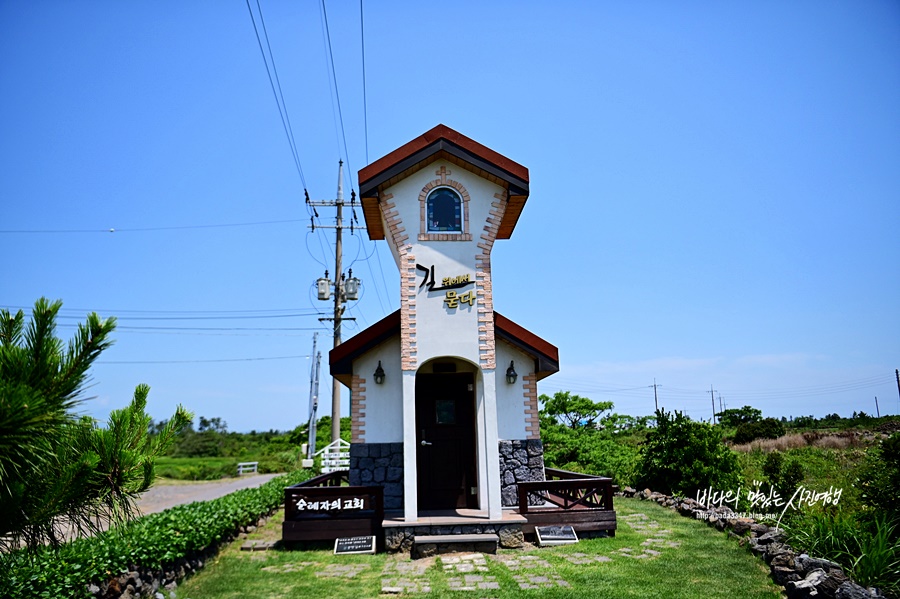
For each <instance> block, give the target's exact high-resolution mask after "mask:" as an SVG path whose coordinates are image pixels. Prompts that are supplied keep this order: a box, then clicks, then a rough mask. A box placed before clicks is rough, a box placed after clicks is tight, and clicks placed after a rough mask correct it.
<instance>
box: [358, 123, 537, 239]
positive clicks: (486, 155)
mask: <svg viewBox="0 0 900 599" xmlns="http://www.w3.org/2000/svg"><path fill="white" fill-rule="evenodd" d="M439 158H443V159H446V160H448V161H450V162H452V163H454V164H458V165H460V166H462V167H463V168H466V169H467V170H470V171H472V172H474V173H475V174H477V175H479V176H481V177H484V178H486V179H488V180H490V181H493V182H494V183H497V184H498V185H500V186H502V187H503V188H505V189H506V190H507V192H508V195H509V198H510V200H511V202H510V204H509V205H508V206H507V210H506V212H505V214H504V216H503V220H502V222H501V224H500V231H499V232H498V235H497V237H498V239H508V238H509V236H510V235H512V231H513V229H514V228H515V225H516V222H518V220H519V215H520V214H521V211H522V208H523V207H524V205H525V200H527V199H528V169H527V168H526V167H524V166H522V165H521V164H519V163H518V162H515V161H513V160H510V159H509V158H507V157H506V156H503V155H502V154H499V153H498V152H495V151H494V150H492V149H490V148H488V147H486V146H483V145H481V144H480V143H478V142H477V141H475V140H473V139H470V138H468V137H466V136H465V135H463V134H462V133H459V132H458V131H454V130H453V129H451V128H450V127H447V126H446V125H438V126H436V127H434V128H433V129H431V130H429V131H427V132H425V133H423V134H422V135H420V136H419V137H417V138H415V139H414V140H412V141H410V142H408V143H406V144H404V145H403V146H401V147H399V148H397V149H396V150H394V151H393V152H391V153H389V154H387V155H386V156H384V157H382V158H379V159H378V160H376V161H375V162H373V163H372V164H370V165H368V166H366V167H365V168H363V169H362V170H360V171H359V197H360V201H361V203H362V205H363V214H364V215H365V218H366V227H367V229H368V232H369V237H370V238H371V239H384V227H383V226H382V222H381V215H380V211H379V210H378V198H379V195H380V192H381V190H382V189H384V188H385V187H390V186H391V185H393V184H395V183H396V182H397V181H400V180H401V179H404V178H406V177H408V176H409V175H411V174H412V173H414V172H416V171H418V170H419V169H421V168H423V167H424V166H426V165H427V164H428V163H430V162H433V161H434V160H437V159H439Z"/></svg>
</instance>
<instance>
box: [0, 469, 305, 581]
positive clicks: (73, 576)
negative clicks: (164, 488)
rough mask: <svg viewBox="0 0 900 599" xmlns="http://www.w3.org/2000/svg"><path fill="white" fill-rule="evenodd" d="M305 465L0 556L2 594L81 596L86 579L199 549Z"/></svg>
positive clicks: (262, 506)
mask: <svg viewBox="0 0 900 599" xmlns="http://www.w3.org/2000/svg"><path fill="white" fill-rule="evenodd" d="M308 475H309V472H308V471H297V472H294V473H292V474H289V475H285V476H281V477H278V478H274V479H272V480H270V481H269V482H267V483H266V484H264V485H262V486H260V487H256V488H254V489H243V490H241V491H237V492H235V493H231V494H230V495H226V496H224V497H220V498H219V499H214V500H212V501H203V502H195V503H191V504H188V505H180V506H178V507H174V508H171V509H168V510H165V511H164V512H160V513H158V514H151V515H149V516H145V517H143V518H140V519H138V520H135V521H133V522H131V523H130V524H128V525H125V526H122V527H119V528H117V529H114V530H111V531H107V532H105V533H102V534H99V535H97V536H95V537H92V538H88V539H82V540H79V541H75V542H72V543H68V544H66V545H63V546H62V547H61V548H60V549H59V550H58V551H53V550H51V549H50V548H47V547H44V548H43V549H41V550H38V551H37V552H36V553H35V554H33V555H31V556H29V555H27V554H25V553H24V552H22V551H17V552H14V553H11V554H5V555H2V556H0V571H2V572H3V577H2V578H0V597H85V598H90V597H91V595H90V594H89V593H88V591H87V585H88V584H90V583H94V584H98V585H99V584H102V583H104V582H106V581H108V580H109V579H110V578H112V577H114V576H118V575H119V574H120V573H122V572H126V571H129V570H134V569H138V568H153V569H160V568H163V567H165V566H167V565H170V564H172V563H173V562H175V561H176V560H178V559H181V558H185V557H188V556H190V555H191V554H193V553H196V552H201V551H204V550H206V549H209V548H211V547H214V546H215V545H217V544H218V543H220V542H222V541H223V540H225V539H227V538H228V537H229V536H231V535H233V534H235V533H236V532H237V530H238V528H239V527H240V526H245V525H247V524H250V523H251V522H254V521H256V520H257V519H258V518H259V517H260V516H261V515H263V514H266V513H268V512H269V511H271V510H272V509H274V508H275V507H277V506H278V505H279V504H281V502H282V501H283V500H284V487H285V486H287V485H291V484H296V483H298V482H301V481H303V480H305V479H306V478H307V477H308Z"/></svg>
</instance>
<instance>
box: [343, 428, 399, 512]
mask: <svg viewBox="0 0 900 599" xmlns="http://www.w3.org/2000/svg"><path fill="white" fill-rule="evenodd" d="M350 485H351V486H366V487H371V486H380V487H384V509H386V510H401V509H403V443H353V444H351V445H350Z"/></svg>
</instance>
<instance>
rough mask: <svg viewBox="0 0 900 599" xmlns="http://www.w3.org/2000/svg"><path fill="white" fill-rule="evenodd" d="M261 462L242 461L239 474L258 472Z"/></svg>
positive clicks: (239, 465)
mask: <svg viewBox="0 0 900 599" xmlns="http://www.w3.org/2000/svg"><path fill="white" fill-rule="evenodd" d="M258 468H259V462H241V463H239V464H238V476H240V475H241V474H256V473H257V472H258V471H259V470H258Z"/></svg>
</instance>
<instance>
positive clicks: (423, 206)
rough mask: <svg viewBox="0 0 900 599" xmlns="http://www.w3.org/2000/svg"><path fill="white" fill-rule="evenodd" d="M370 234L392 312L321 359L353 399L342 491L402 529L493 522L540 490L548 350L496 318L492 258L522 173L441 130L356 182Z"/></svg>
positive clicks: (552, 368)
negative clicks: (439, 520)
mask: <svg viewBox="0 0 900 599" xmlns="http://www.w3.org/2000/svg"><path fill="white" fill-rule="evenodd" d="M359 191H360V200H361V202H362V207H363V212H364V214H365V220H366V226H367V229H368V235H369V237H370V238H371V239H373V240H382V239H384V240H387V242H388V245H389V246H390V250H391V252H392V254H393V257H394V260H395V262H396V263H397V267H398V268H399V269H400V310H398V311H397V312H394V313H393V314H390V315H389V316H387V317H385V318H384V319H382V320H381V321H379V322H377V323H376V324H374V325H372V326H371V327H369V328H367V329H365V330H363V331H361V332H360V333H358V334H357V335H355V336H354V337H352V338H350V339H348V340H347V341H345V342H344V343H343V344H341V345H340V346H338V347H336V348H335V349H334V350H332V351H331V353H330V359H329V361H330V368H331V374H332V376H334V377H335V378H337V379H338V380H339V381H340V382H341V383H343V384H344V385H346V386H347V387H349V388H350V416H351V419H352V439H351V446H350V472H349V476H350V484H351V485H368V486H373V485H374V486H383V487H384V506H385V509H386V510H388V512H389V513H390V512H393V513H394V514H395V515H396V517H397V518H399V519H402V521H404V522H407V523H416V522H422V521H423V518H424V517H425V516H426V515H428V514H429V513H435V512H437V511H446V510H454V511H456V512H457V513H462V512H465V513H466V514H470V515H472V517H475V518H483V519H485V520H486V521H498V520H500V519H501V518H502V517H503V510H504V508H513V507H514V506H515V505H516V504H517V501H518V499H517V490H516V483H519V482H525V481H533V480H543V477H544V463H543V448H542V446H541V441H540V429H539V420H538V395H537V381H539V380H541V379H542V378H544V377H547V376H549V375H551V374H553V373H555V372H557V371H558V370H559V354H558V351H557V348H556V347H555V346H553V345H552V344H550V343H548V342H547V341H545V340H543V339H541V338H540V337H538V336H536V335H534V334H533V333H531V332H529V331H528V330H526V329H525V328H523V327H521V326H520V325H518V324H516V323H514V322H512V321H511V320H509V319H508V318H505V317H504V316H502V315H501V314H499V313H498V312H496V311H495V309H494V308H495V307H494V300H493V287H492V281H491V250H492V249H493V247H494V243H495V242H496V241H497V240H502V239H509V238H510V237H511V236H512V234H513V231H514V229H515V227H516V222H517V221H518V219H519V215H520V214H521V212H522V209H523V208H524V206H525V202H526V200H527V199H528V169H527V168H525V167H524V166H522V165H520V164H518V163H516V162H514V161H512V160H510V159H509V158H506V157H505V156H502V155H500V154H498V153H497V152H495V151H493V150H491V149H489V148H487V147H485V146H483V145H481V144H479V143H478V142H476V141H474V140H472V139H469V138H468V137H466V136H464V135H462V134H460V133H457V132H456V131H454V130H452V129H450V128H449V127H446V126H444V125H438V126H437V127H435V128H433V129H431V130H430V131H428V132H426V133H424V134H423V135H421V136H419V137H417V138H416V139H414V140H412V141H410V142H409V143H407V144H405V145H403V146H401V147H400V148H398V149H396V150H394V151H393V152H391V153H389V154H387V155H386V156H384V157H382V158H380V159H378V160H376V161H375V162H373V163H372V164H370V165H368V166H367V167H365V168H364V169H362V170H361V171H359Z"/></svg>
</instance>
